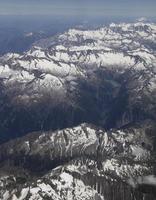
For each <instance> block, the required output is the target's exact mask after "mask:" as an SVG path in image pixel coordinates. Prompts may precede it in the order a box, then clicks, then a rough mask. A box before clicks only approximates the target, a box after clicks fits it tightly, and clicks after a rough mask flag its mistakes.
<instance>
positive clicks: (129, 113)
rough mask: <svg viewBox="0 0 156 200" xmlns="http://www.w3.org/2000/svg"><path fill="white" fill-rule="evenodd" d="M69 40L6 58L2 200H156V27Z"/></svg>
mask: <svg viewBox="0 0 156 200" xmlns="http://www.w3.org/2000/svg"><path fill="white" fill-rule="evenodd" d="M73 25H74V24H73ZM70 26H71V25H70ZM64 29H65V30H64ZM48 30H49V29H48ZM59 31H60V29H58V30H56V32H55V31H54V32H53V33H51V32H48V31H47V32H44V33H43V32H40V33H39V32H37V33H36V35H35V36H34V34H35V33H34V32H33V31H30V32H27V33H25V35H24V36H22V37H26V38H27V37H28V38H29V37H31V40H30V41H29V40H26V45H25V46H24V48H19V49H14V48H13V49H14V50H13V52H14V53H13V52H9V51H8V50H7V48H8V46H6V52H7V51H8V52H7V53H6V54H4V55H2V56H1V58H0V87H1V91H0V92H1V94H0V143H1V145H0V199H3V200H10V199H11V200H16V199H18V200H19V199H20V200H26V199H31V200H33V199H34V200H35V199H52V200H53V199H55V200H56V199H58V200H62V199H65V200H69V199H71V200H73V199H75V200H90V199H93V200H102V199H105V200H119V199H120V200H125V199H126V200H133V199H136V200H147V199H148V200H154V199H155V195H156V194H155V189H156V182H155V173H156V165H155V148H156V147H155V145H156V140H155V134H156V127H155V120H156V104H155V102H156V24H155V22H151V21H148V20H147V21H146V20H145V19H141V20H139V21H135V22H122V23H110V24H106V25H103V26H100V25H98V26H97V27H92V28H91V27H90V25H86V24H85V25H84V24H83V26H77V27H75V28H74V27H72V26H71V28H69V29H68V25H67V26H66V25H65V26H64V27H62V28H61V33H59V34H56V35H53V34H54V33H57V32H59ZM15 35H16V34H15ZM33 36H34V38H33ZM13 40H14V39H13ZM21 40H23V39H21ZM3 41H4V40H3ZM19 43H20V44H23V43H21V42H19ZM17 47H18V46H16V48H17ZM27 48H29V49H28V50H27ZM11 49H12V47H11ZM23 51H24V52H23ZM3 52H4V51H3ZM15 52H16V53H15Z"/></svg>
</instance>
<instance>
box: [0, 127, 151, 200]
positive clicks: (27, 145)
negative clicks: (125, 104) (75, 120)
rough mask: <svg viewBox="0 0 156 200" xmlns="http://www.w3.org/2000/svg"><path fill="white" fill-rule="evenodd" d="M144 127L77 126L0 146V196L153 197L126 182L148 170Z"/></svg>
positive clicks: (148, 146) (147, 139) (148, 137)
mask: <svg viewBox="0 0 156 200" xmlns="http://www.w3.org/2000/svg"><path fill="white" fill-rule="evenodd" d="M147 128H149V129H150V126H149V125H148V126H147V125H146V129H145V125H144V126H143V127H139V126H136V128H133V129H132V128H129V129H125V130H116V131H115V130H114V131H113V130H112V131H110V132H105V131H104V130H102V129H100V128H96V127H94V126H91V125H88V124H82V125H80V126H77V127H74V128H68V129H64V130H60V131H56V132H47V133H45V132H43V133H42V132H41V133H32V134H28V135H27V136H25V137H23V138H20V139H18V140H15V141H11V142H9V143H6V144H4V145H1V146H0V163H1V170H0V171H1V174H3V176H1V178H0V187H1V192H0V196H1V199H5V200H7V199H20V200H24V199H72V200H73V199H83V200H84V199H86V200H87V199H88V200H89V199H101V200H102V199H106V200H107V199H108V200H109V199H111V200H112V199H115V200H116V199H123V200H124V199H125V198H126V199H134V198H135V199H138V200H142V199H147V198H148V199H149V198H151V199H153V198H154V197H153V196H152V194H151V193H150V192H151V191H150V190H147V193H146V194H144V193H142V192H141V191H140V190H138V189H133V188H132V186H131V185H132V183H135V184H136V185H135V186H137V177H140V176H147V175H150V174H152V173H153V166H152V165H151V161H152V154H151V152H152V149H153V146H152V145H153V144H152V140H151V137H152V135H149V133H147ZM145 130H146V131H145ZM21 170H22V171H21ZM21 172H22V173H21ZM43 172H44V175H41V173H43ZM4 174H5V175H4ZM8 174H9V175H8ZM35 174H36V175H35ZM133 186H134V185H133ZM151 187H152V186H151ZM117 191H118V193H117Z"/></svg>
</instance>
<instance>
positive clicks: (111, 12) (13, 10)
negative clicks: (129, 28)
mask: <svg viewBox="0 0 156 200" xmlns="http://www.w3.org/2000/svg"><path fill="white" fill-rule="evenodd" d="M155 13H156V0H0V15H66V16H70V15H71V16H72V15H80V16H83V15H88V16H126V17H133V16H134V17H135V16H136V17H137V16H138V17H139V16H140V17H141V16H144V17H155V15H156V14H155Z"/></svg>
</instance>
